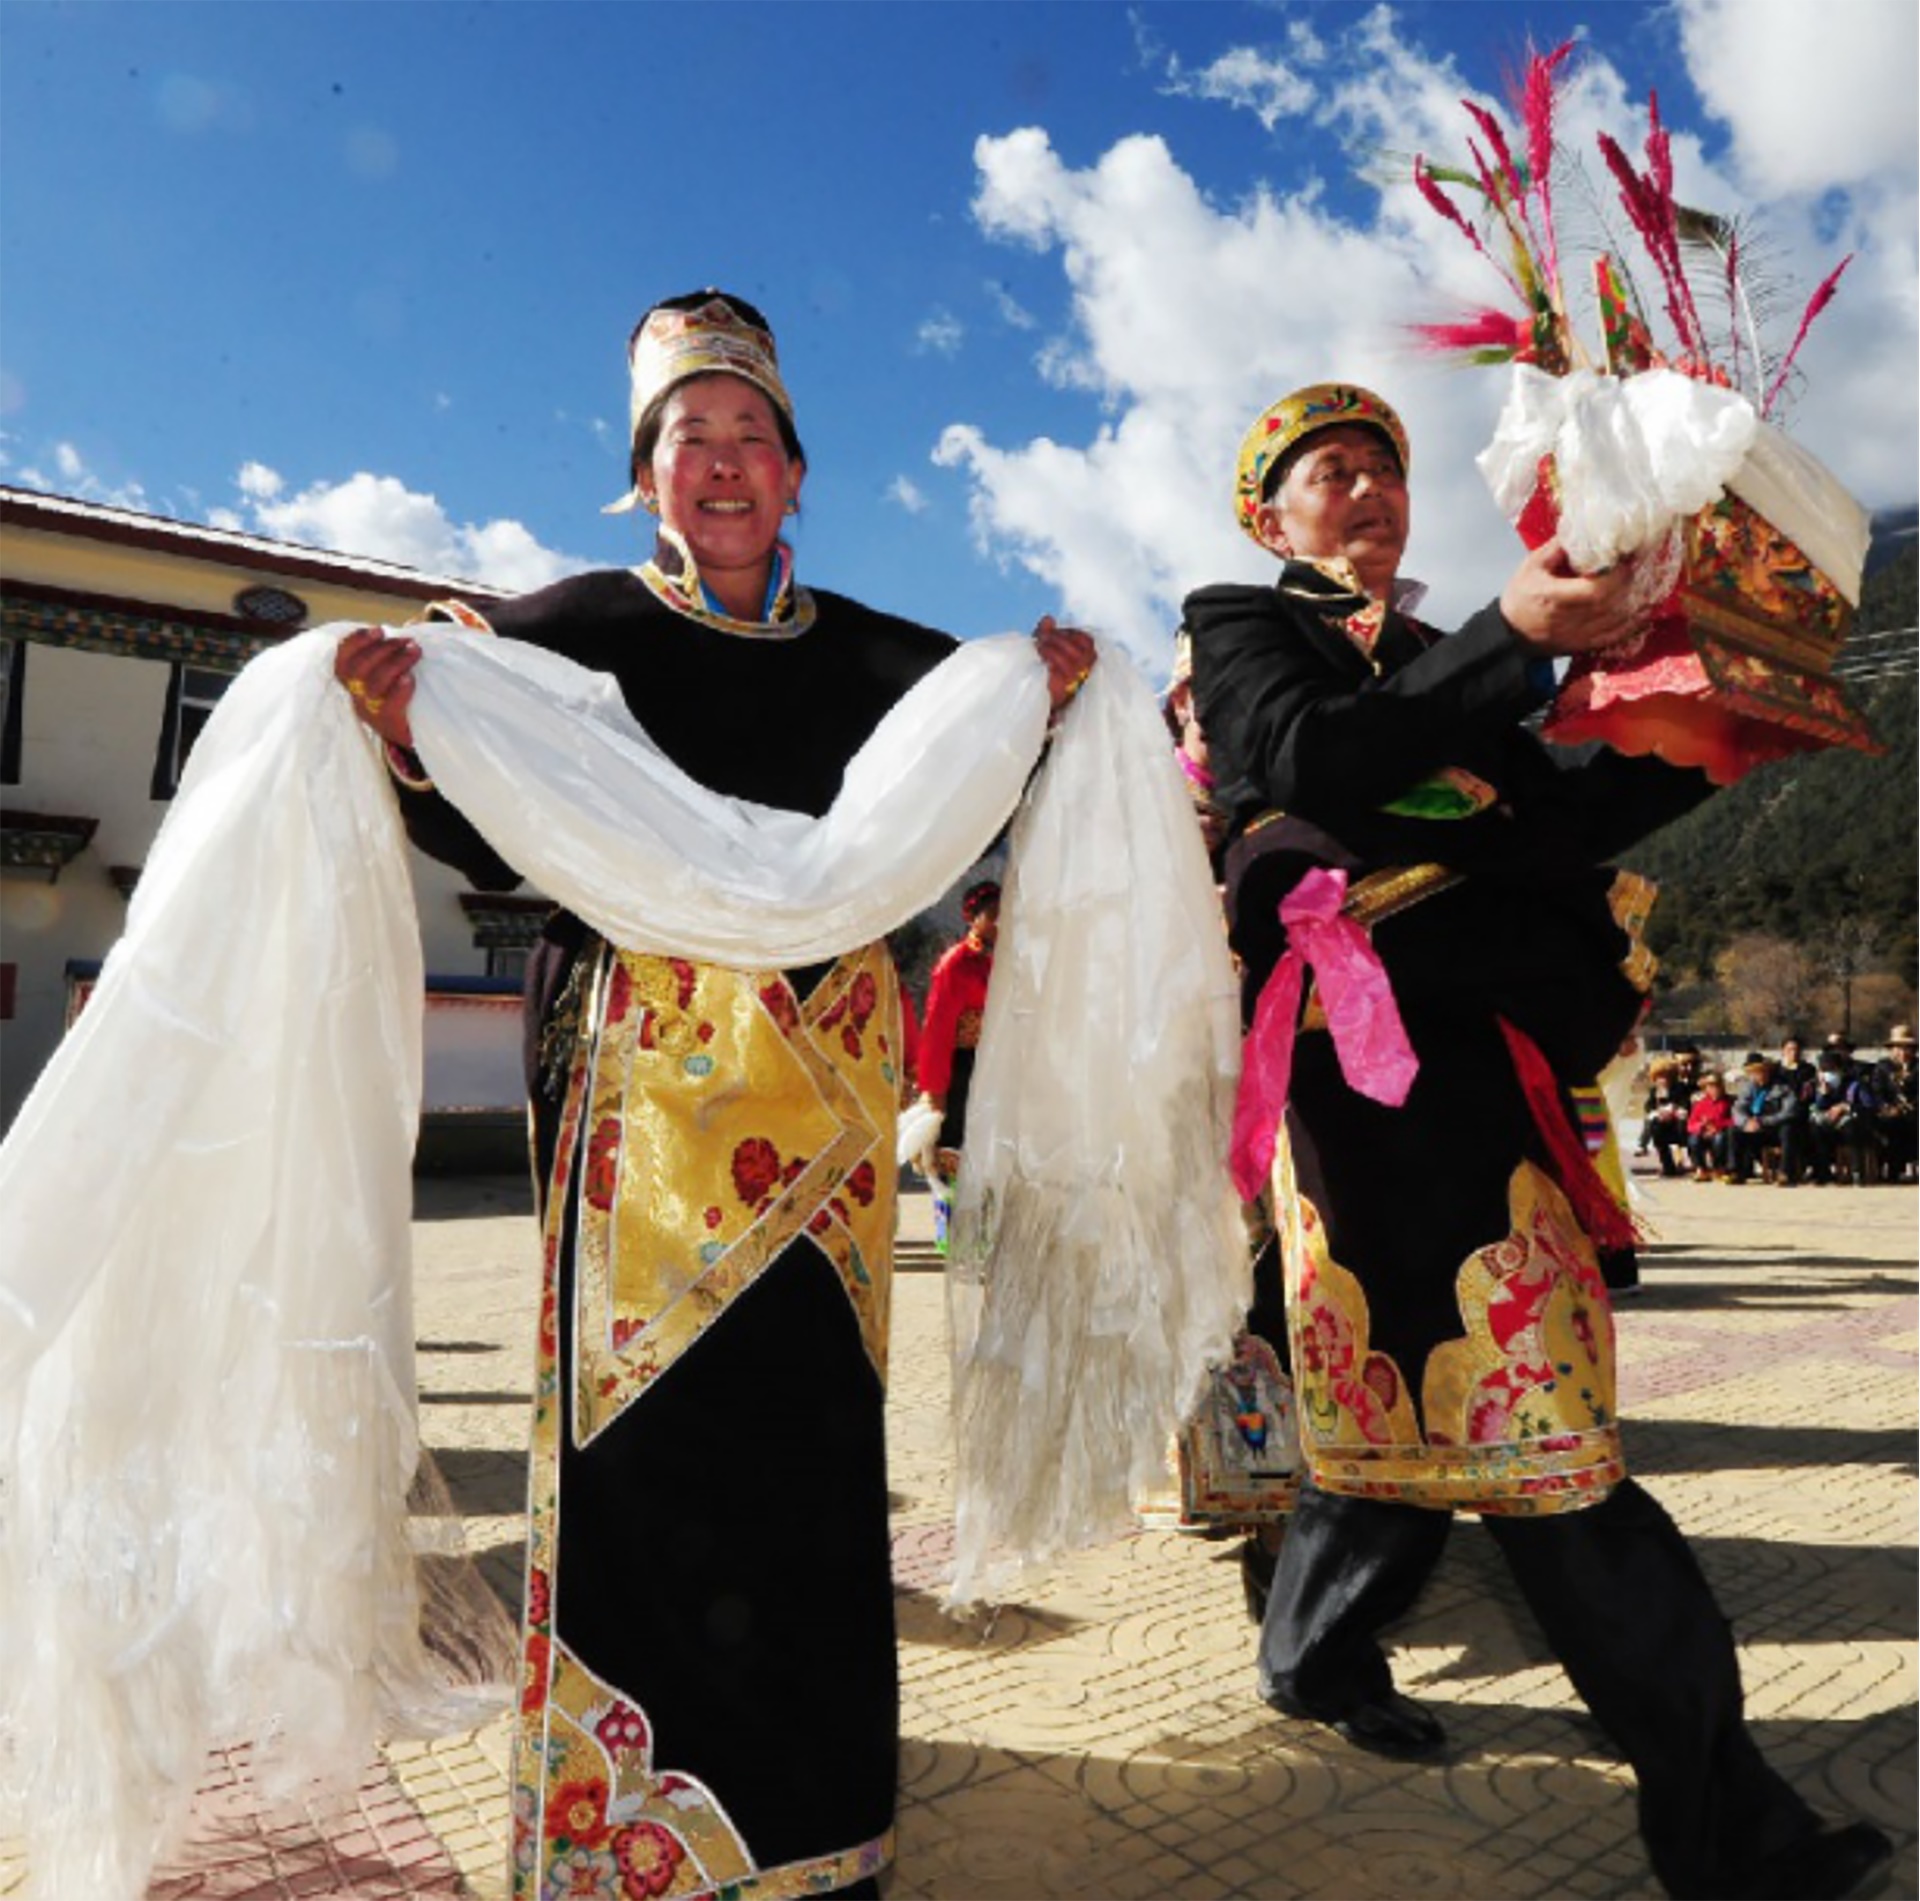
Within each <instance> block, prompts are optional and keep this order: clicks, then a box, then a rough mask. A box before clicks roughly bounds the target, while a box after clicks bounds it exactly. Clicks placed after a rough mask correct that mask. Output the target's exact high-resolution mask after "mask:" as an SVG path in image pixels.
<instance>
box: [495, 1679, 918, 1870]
mask: <svg viewBox="0 0 1920 1901" xmlns="http://www.w3.org/2000/svg"><path fill="white" fill-rule="evenodd" d="M549 1663H550V1670H549V1680H548V1684H547V1688H546V1695H545V1697H544V1698H543V1707H542V1721H541V1723H540V1725H539V1727H540V1729H541V1731H542V1732H543V1734H542V1747H541V1749H540V1752H539V1760H540V1761H541V1762H542V1764H543V1765H544V1777H543V1779H542V1781H541V1783H540V1785H539V1786H538V1788H537V1790H536V1789H529V1788H525V1787H523V1788H521V1789H518V1790H516V1801H515V1813H514V1865H513V1874H514V1894H515V1897H516V1901H536V1897H537V1898H538V1901H547V1898H548V1897H550V1896H553V1895H564V1894H576V1893H577V1894H601V1893H607V1894H636V1895H645V1896H648V1897H655V1896H659V1897H664V1898H665V1901H672V1897H674V1896H693V1895H712V1896H727V1897H729V1901H734V1898H736V1897H737V1901H785V1897H788V1896H794V1895H805V1894H819V1893H823V1892H826V1891H829V1890H832V1889H834V1888H839V1887H843V1886H845V1885H846V1884H847V1883H849V1882H853V1881H858V1880H860V1879H861V1878H862V1877H863V1876H866V1875H870V1874H874V1873H876V1872H877V1871H878V1870H880V1869H881V1868H883V1867H885V1866H886V1865H887V1863H888V1862H890V1861H891V1860H892V1859H893V1845H894V1838H893V1831H892V1830H891V1829H888V1830H887V1831H885V1833H883V1834H881V1835H878V1836H876V1837H875V1838H874V1839H873V1840H871V1841H867V1842H862V1843H860V1844H859V1845H858V1846H857V1847H854V1848H849V1849H841V1850H838V1851H836V1852H834V1853H832V1854H828V1855H814V1856H808V1857H807V1858H806V1859H804V1860H801V1861H793V1862H786V1863H783V1864H782V1865H781V1866H779V1867H777V1868H758V1867H756V1866H755V1865H754V1860H753V1856H752V1853H751V1852H750V1851H749V1849H748V1847H747V1844H746V1842H745V1840H744V1839H743V1838H742V1836H741V1834H740V1832H739V1830H738V1828H736V1827H735V1825H734V1823H733V1820H732V1818H731V1817H730V1816H729V1815H728V1814H727V1812H726V1809H725V1808H724V1806H723V1805H722V1804H721V1803H720V1801H719V1800H718V1798H717V1797H715V1795H714V1794H713V1792H712V1791H711V1790H710V1789H708V1788H707V1787H706V1786H705V1785H704V1784H703V1783H702V1782H700V1781H699V1780H698V1779H697V1778H696V1777H693V1776H689V1775H685V1774H682V1773H680V1772H678V1771H676V1770H672V1769H663V1768H660V1767H659V1766H658V1765H657V1764H656V1763H655V1760H654V1752H653V1731H652V1725H651V1723H650V1722H649V1720H648V1718H647V1714H646V1712H645V1711H644V1710H642V1709H640V1708H639V1707H637V1706H636V1705H635V1704H633V1703H632V1702H630V1701H629V1700H628V1699H627V1698H625V1697H624V1696H622V1695H621V1694H620V1692H619V1691H618V1690H616V1689H614V1688H613V1687H612V1686H611V1685H609V1684H606V1683H603V1682H602V1681H601V1680H600V1679H599V1678H598V1677H596V1676H595V1675H594V1674H593V1672H592V1671H590V1670H589V1669H587V1667H586V1666H585V1665H584V1664H583V1663H581V1661H580V1660H579V1659H578V1658H577V1657H575V1656H574V1655H573V1654H572V1653H571V1652H570V1651H569V1650H567V1649H566V1648H565V1646H564V1645H557V1644H556V1645H554V1646H553V1647H552V1649H551V1651H550V1652H549ZM523 1798H525V1799H523Z"/></svg>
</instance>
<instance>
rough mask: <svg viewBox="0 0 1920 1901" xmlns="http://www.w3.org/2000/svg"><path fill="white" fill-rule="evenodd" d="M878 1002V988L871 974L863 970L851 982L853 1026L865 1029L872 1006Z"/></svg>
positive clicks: (871, 1013)
mask: <svg viewBox="0 0 1920 1901" xmlns="http://www.w3.org/2000/svg"><path fill="white" fill-rule="evenodd" d="M879 1001H880V986H879V985H878V984H877V983H875V982H874V980H873V972H872V971H870V970H863V971H862V972H861V973H860V974H859V976H857V977H856V978H854V980H853V992H852V1004H853V1020H854V1022H855V1024H856V1025H857V1026H858V1027H859V1028H861V1029H863V1030H864V1029H865V1028H866V1027H867V1019H868V1017H870V1016H872V1015H873V1011H874V1006H875V1005H876V1004H877V1003H878V1002H879Z"/></svg>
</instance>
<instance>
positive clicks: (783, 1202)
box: [514, 944, 900, 1901]
mask: <svg viewBox="0 0 1920 1901" xmlns="http://www.w3.org/2000/svg"><path fill="white" fill-rule="evenodd" d="M588 956H589V959H590V962H589V968H588V970H587V971H586V972H584V973H583V979H584V986H583V996H582V1006H583V1007H582V1011H581V1027H580V1030H579V1033H578V1035H577V1039H576V1042H575V1045H574V1054H573V1061H572V1065H571V1070H570V1075H569V1080H568V1087H567V1095H566V1102H565V1107H564V1109H563V1110H562V1113H561V1118H560V1127H559V1133H558V1138H557V1141H556V1145H555V1152H554V1162H553V1175H552V1180H551V1183H550V1184H549V1187H548V1194H547V1205H546V1220H545V1233H544V1236H543V1242H544V1247H543V1256H544V1289H543V1299H542V1306H541V1321H540V1338H539V1346H538V1352H537V1357H536V1367H535V1382H534V1423H533V1444H532V1453H531V1479H530V1488H529V1491H530V1496H529V1534H528V1558H527V1598H526V1640H525V1653H524V1671H523V1679H522V1686H521V1705H520V1721H519V1727H518V1733H517V1735H516V1739H515V1752H514V1758H515V1759H514V1883H515V1886H514V1893H515V1896H516V1901H533V1897H535V1896H538V1897H541V1898H542V1901H544V1897H545V1896H547V1895H548V1894H549V1893H550V1892H560V1893H573V1892H580V1893H593V1894H597V1893H600V1892H602V1888H601V1887H596V1886H594V1885H593V1883H594V1882H595V1881H601V1882H603V1883H604V1884H605V1887H604V1891H605V1892H607V1893H610V1894H625V1893H636V1892H643V1893H645V1894H648V1895H650V1896H651V1895H675V1894H686V1893H700V1892H706V1891H708V1890H710V1889H712V1888H714V1887H716V1886H722V1885H724V1886H726V1887H727V1888H728V1890H729V1892H737V1893H738V1894H739V1895H741V1896H742V1897H754V1901H777V1898H778V1897H782V1896H786V1895H796V1894H803V1893H810V1892H817V1891H819V1890H820V1889H821V1888H823V1887H831V1886H838V1885H841V1884H844V1883H846V1882H851V1881H853V1880H856V1879H858V1878H860V1877H861V1876H863V1875H865V1874H868V1873H871V1872H872V1871H873V1870H874V1869H876V1868H878V1867H880V1866H882V1865H884V1863H885V1862H886V1860H888V1859H889V1858H890V1857H891V1852H892V1844H891V1840H890V1836H883V1837H880V1838H878V1839H876V1840H875V1841H872V1842H866V1843H861V1844H857V1845H854V1846H851V1847H848V1848H847V1849H846V1850H845V1851H844V1852H837V1853H833V1854H828V1855H823V1856H819V1857H815V1858H813V1859H809V1860H806V1861H803V1862H794V1863H788V1864H786V1865H784V1866H781V1867H778V1868H771V1869H762V1868H757V1867H756V1865H755V1863H754V1860H753V1857H752V1854H751V1853H750V1851H749V1849H748V1847H747V1844H746V1843H745V1842H744V1840H743V1839H742V1838H741V1837H740V1835H739V1832H738V1830H737V1829H736V1828H735V1827H734V1826H733V1824H732V1822H731V1821H730V1820H729V1818H728V1816H727V1813H726V1810H725V1808H724V1806H723V1803H724V1795H725V1792H724V1791H721V1790H709V1789H707V1788H706V1787H705V1786H704V1785H703V1784H701V1783H700V1782H699V1781H698V1780H697V1779H696V1778H695V1777H693V1776H690V1775H687V1774H685V1773H683V1772H680V1771H678V1770H676V1768H675V1766H674V1765H673V1764H671V1763H656V1762H655V1760H654V1755H653V1747H652V1735H651V1727H650V1724H649V1721H648V1718H647V1714H646V1711H645V1710H644V1709H643V1708H642V1707H640V1704H639V1701H638V1699H637V1697H636V1696H635V1695H634V1694H633V1693H632V1692H631V1691H629V1690H626V1689H623V1688H622V1687H620V1686H615V1685H612V1684H608V1683H605V1682H602V1681H601V1680H600V1679H599V1678H598V1677H597V1676H595V1675H594V1673H593V1672H592V1671H591V1670H589V1669H588V1668H587V1666H586V1665H585V1664H584V1663H583V1662H582V1661H581V1659H580V1658H578V1657H576V1656H574V1655H573V1654H571V1652H569V1651H568V1649H567V1647H566V1645H565V1643H564V1642H563V1641H561V1640H560V1639H559V1637H558V1636H557V1635H556V1633H555V1630H554V1615H553V1604H554V1584H555V1578H554V1565H555V1559H556V1550H557V1526H558V1513H559V1504H560V1501H559V1466H560V1458H559V1454H560V1435H561V1433H562V1431H563V1430H564V1429H565V1425H564V1420H565V1415H566V1412H567V1411H568V1410H570V1413H571V1418H572V1431H573V1435H574V1439H575V1442H576V1444H579V1445H585V1444H587V1443H588V1442H590V1441H591V1440H593V1439H594V1438H596V1437H597V1436H598V1435H599V1434H601V1433H603V1432H605V1431H606V1430H607V1428H608V1427H610V1426H611V1425H612V1424H613V1423H614V1422H615V1421H616V1420H617V1419H618V1418H619V1417H620V1416H621V1415H622V1414H623V1413H624V1412H625V1411H626V1410H627V1409H629V1408H630V1407H632V1406H635V1405H637V1404H639V1403H642V1402H643V1401H644V1398H645V1396H646V1393H647V1391H648V1389H649V1387H650V1386H651V1385H652V1384H653V1382H654V1381H655V1380H657V1379H659V1378H660V1377H661V1376H662V1375H663V1374H665V1373H667V1372H668V1370H669V1369H670V1368H671V1367H672V1366H673V1365H674V1364H675V1362H676V1361H677V1360H679V1359H680V1357H681V1356H682V1355H684V1354H688V1353H691V1352H694V1351H696V1350H697V1349H698V1347H699V1345H700V1342H701V1340H702V1337H703V1336H704V1335H705V1333H706V1332H707V1330H708V1328H710V1327H711V1326H712V1325H713V1323H714V1322H715V1321H716V1320H717V1319H718V1318H719V1316H720V1315H721V1314H723V1313H724V1312H725V1311H726V1309H727V1308H728V1306H729V1305H730V1304H731V1303H732V1302H733V1301H734V1300H736V1299H737V1298H739V1296H740V1295H741V1294H742V1293H744V1292H745V1291H746V1289H748V1288H749V1287H751V1286H752V1285H753V1283H754V1282H755V1280H756V1279H757V1278H758V1277H759V1276H760V1275H761V1274H762V1273H763V1272H764V1271H765V1270H766V1269H767V1267H768V1266H769V1265H770V1264H771V1263H772V1262H773V1261H774V1259H775V1258H776V1257H777V1256H778V1255H779V1254H780V1252H781V1250H782V1249H783V1248H785V1247H786V1246H788V1245H789V1244H790V1243H791V1242H793V1241H794V1240H795V1239H797V1238H798V1237H800V1236H801V1235H802V1234H805V1235H806V1236H808V1237H809V1238H811V1239H812V1240H813V1241H814V1242H815V1243H816V1244H817V1245H818V1247H819V1248H820V1249H821V1250H822V1252H823V1253H825V1254H826V1256H827V1257H828V1258H829V1259H830V1260H831V1261H832V1262H833V1264H834V1266H835V1267H836V1269H837V1270H838V1273H839V1278H840V1281H841V1284H842V1286H843V1287H844V1288H845V1290H846V1294H847V1298H848V1300H849V1301H850V1302H851V1304H852V1307H853V1310H854V1313H855V1316H856V1318H857V1320H858V1323H859V1328H860V1336H861V1340H862V1342H863V1344H864V1346H865V1348H866V1352H867V1354H868V1357H869V1358H870V1359H871V1360H872V1362H873V1365H874V1367H875V1369H876V1371H877V1372H879V1373H880V1374H881V1375H882V1376H884V1373H885V1353H886V1331H887V1313H888V1298H889V1293H890V1286H891V1274H892V1244H893V1233H894V1199H895V1189H896V1184H897V1170H896V1169H895V1167H894V1165H893V1159H894V1158H893V1150H894V1141H895V1123H896V1117H897V1114H898V1101H899V1087H900V1084H899V1070H898V1053H899V1049H900V999H899V987H898V982H897V979H896V976H895V972H894V966H893V960H892V957H891V956H890V955H889V953H888V952H887V950H886V947H885V946H884V945H879V944H876V945H869V946H867V947H866V948H865V949H862V950H858V951H853V952H850V953H848V954H847V955H846V956H844V957H842V958H841V959H840V960H839V961H838V962H837V963H836V964H834V966H833V967H832V968H831V970H830V971H829V972H828V973H827V975H826V976H825V977H824V978H822V979H821V981H820V982H819V983H818V984H817V985H816V986H815V987H814V989H813V991H812V993H811V994H810V995H809V996H807V997H806V998H805V999H804V1000H802V999H801V998H800V997H799V995H798V994H797V993H796V991H795V990H794V988H793V986H792V984H791V983H790V982H789V981H788V979H787V977H786V976H785V975H784V974H783V973H781V972H779V971H739V970H731V969H726V968H723V967H721V966H718V965H713V964H696V963H692V962H689V961H687V960H685V959H681V958H667V957H657V956H650V955H644V954H640V953H636V952H631V951H623V950H616V949H613V948H612V947H609V946H604V945H603V946H600V947H599V948H598V950H597V952H593V953H588ZM576 1189H577V1192H575V1190H576ZM569 1221H572V1222H573V1223H574V1233H573V1235H572V1237H571V1240H572V1245H573V1250H574V1259H575V1263H576V1268H575V1276H576V1292H575V1300H574V1303H573V1305H574V1311H573V1313H572V1315H571V1316H569V1323H570V1325H571V1326H572V1328H573V1338H572V1342H571V1344H572V1348H573V1352H572V1356H571V1357H572V1363H573V1368H574V1382H573V1393H572V1405H571V1408H570V1409H564V1408H563V1407H562V1405H561V1398H562V1395H561V1393H560V1378H561V1365H562V1355H561V1353H560V1351H559V1338H558V1332H557V1329H558V1326H559V1324H560V1315H559V1311H558V1307H559V1286H560V1273H559V1268H560V1260H561V1255H562V1249H563V1245H564V1243H565V1241H566V1239H567V1237H566V1235H565V1224H566V1223H567V1222H569ZM569 1883H571V1884H573V1885H572V1886H569V1885H567V1884H569ZM623 1883H624V1884H625V1885H622V1884H623ZM736 1884H737V1885H736Z"/></svg>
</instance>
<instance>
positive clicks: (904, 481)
mask: <svg viewBox="0 0 1920 1901" xmlns="http://www.w3.org/2000/svg"><path fill="white" fill-rule="evenodd" d="M887 500H888V501H890V502H896V503H898V504H899V506H900V507H902V508H904V509H905V510H906V511H907V513H908V514H909V515H924V514H925V513H926V512H927V497H926V492H925V490H923V489H922V488H921V487H920V485H919V484H918V483H917V482H915V481H914V480H912V478H911V477H909V476H905V475H896V476H895V477H894V478H893V480H892V481H891V482H889V483H888V484H887Z"/></svg>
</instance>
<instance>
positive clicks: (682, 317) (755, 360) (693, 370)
mask: <svg viewBox="0 0 1920 1901" xmlns="http://www.w3.org/2000/svg"><path fill="white" fill-rule="evenodd" d="M627 368H628V371H629V373H630V374H631V377H632V384H633V388H632V394H631V397H630V400H629V404H628V425H627V441H628V445H629V447H631V446H632V444H633V442H634V441H635V439H636V438H637V437H638V436H639V433H640V423H641V419H642V418H643V417H644V416H645V415H646V413H647V411H648V410H649V409H650V408H652V407H653V405H654V404H655V403H656V402H657V401H658V400H659V399H660V398H661V397H663V396H665V395H666V393H667V392H668V391H669V390H670V389H672V388H673V387H674V385H675V384H676V383H684V382H686V381H687V380H688V379H689V378H690V377H695V376H716V375H719V376H737V377H740V378H741V379H742V380H743V381H745V382H748V383H751V384H753V385H754V387H755V388H757V389H760V390H762V391H764V392H765V393H766V396H767V398H768V400H769V401H770V402H772V403H773V404H774V406H775V407H776V408H778V409H779V410H780V412H781V414H782V415H784V416H785V417H786V418H787V420H788V421H789V422H791V421H792V420H793V399H792V398H791V397H790V396H789V395H788V394H787V386H786V384H785V383H783V382H782V381H781V380H780V358H779V353H778V352H777V351H776V349H775V348H774V342H773V332H772V331H771V330H770V329H768V327H767V323H766V319H765V318H764V317H762V316H761V315H760V313H759V312H758V311H757V310H755V309H754V308H753V306H752V305H751V304H746V303H742V302H741V301H740V300H739V299H738V298H735V297H731V296H729V295H728V294H727V293H726V292H725V291H721V290H704V291H695V292H693V293H692V294H691V295H689V296H684V297H669V298H667V299H666V300H665V301H663V302H661V303H657V304H655V305H654V307H653V308H652V309H651V310H649V311H648V312H647V314H646V315H645V316H644V317H642V318H641V319H640V321H639V323H638V324H637V325H635V327H634V332H633V335H632V336H631V337H629V338H628V339H627ZM639 505H640V490H639V487H638V485H637V484H636V485H635V486H634V487H633V488H630V489H629V490H628V491H627V493H626V494H625V495H623V496H622V497H621V498H620V499H619V501H617V502H614V503H613V504H612V505H611V506H609V507H608V509H607V510H606V513H607V514H609V515H620V514H625V513H626V512H627V511H628V510H629V509H633V508H637V507H638V506H639Z"/></svg>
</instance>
